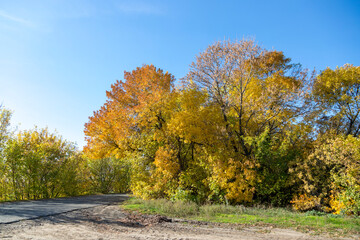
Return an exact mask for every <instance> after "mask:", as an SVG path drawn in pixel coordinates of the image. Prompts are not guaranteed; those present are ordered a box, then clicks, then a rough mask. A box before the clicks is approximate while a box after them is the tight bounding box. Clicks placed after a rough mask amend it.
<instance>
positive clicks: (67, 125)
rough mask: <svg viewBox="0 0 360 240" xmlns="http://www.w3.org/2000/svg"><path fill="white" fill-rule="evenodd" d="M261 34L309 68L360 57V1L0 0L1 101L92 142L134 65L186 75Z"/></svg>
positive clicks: (29, 122)
mask: <svg viewBox="0 0 360 240" xmlns="http://www.w3.org/2000/svg"><path fill="white" fill-rule="evenodd" d="M244 37H245V38H248V37H250V38H254V39H255V40H256V41H257V42H258V43H259V44H260V45H262V46H263V47H265V48H267V49H276V50H280V51H283V52H284V53H285V55H286V56H287V57H290V58H292V59H293V61H294V62H299V63H301V64H302V65H303V66H304V67H306V68H310V69H313V68H316V70H322V69H324V68H326V67H327V66H329V67H331V68H335V67H336V66H342V65H343V64H345V63H351V64H354V65H357V66H359V65H360V0H353V1H350V0H338V1H335V0H283V1H280V0H279V1H272V0H271V1H270V0H251V1H250V0H238V1H236V0H233V1H230V0H221V1H220V0H219V1H209V0H207V1H206V0H204V1H200V0H199V1H196V0H192V1H188V0H182V1H174V0H168V1H145V0H142V1H140V0H132V1H130V0H129V1H121V0H118V1H117V0H98V1H96V0H88V1H86V0H68V1H66V0H63V1H62V0H43V1H36V0H32V1H29V0H23V1H21V0H19V1H18V0H11V1H10V0H0V104H1V103H2V104H3V105H4V106H5V107H7V108H9V109H11V110H13V112H14V113H13V118H12V124H13V126H16V125H18V124H19V123H21V125H20V126H19V129H29V128H33V127H34V125H37V126H38V127H46V126H48V127H49V129H50V130H51V131H54V130H55V129H56V130H57V132H58V133H59V134H60V135H62V136H63V137H64V138H65V139H68V140H70V141H74V142H77V143H78V145H79V147H80V148H81V147H82V146H83V145H84V144H85V142H84V134H83V129H84V123H85V122H87V121H88V117H89V116H90V115H92V112H93V111H94V110H97V109H99V108H100V106H101V105H103V104H104V102H105V101H106V97H105V91H106V90H109V89H110V85H111V84H112V83H114V82H115V80H116V79H123V73H124V71H125V70H126V71H130V70H133V69H134V68H136V67H137V66H141V65H142V64H154V65H155V66H156V67H160V68H162V69H164V70H165V71H169V72H170V73H172V74H174V75H175V77H176V78H177V79H179V78H181V77H183V76H184V75H185V74H186V73H187V71H188V68H189V64H190V63H191V62H192V61H193V60H194V58H195V56H196V55H197V54H198V53H199V52H201V51H203V50H205V49H206V47H207V46H208V45H210V44H212V43H214V42H215V41H218V40H224V39H231V40H236V39H242V38H244Z"/></svg>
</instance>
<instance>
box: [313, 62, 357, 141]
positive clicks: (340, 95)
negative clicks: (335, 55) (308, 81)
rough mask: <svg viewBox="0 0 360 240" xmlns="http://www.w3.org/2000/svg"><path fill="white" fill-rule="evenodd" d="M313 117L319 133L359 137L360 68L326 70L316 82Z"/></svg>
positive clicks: (345, 67) (349, 67) (348, 65)
mask: <svg viewBox="0 0 360 240" xmlns="http://www.w3.org/2000/svg"><path fill="white" fill-rule="evenodd" d="M312 95H313V99H314V101H315V102H316V103H317V109H316V111H314V112H313V117H314V119H315V123H316V124H317V126H318V129H319V131H320V132H321V133H325V132H328V131H334V134H336V135H337V134H345V135H349V134H351V135H353V136H354V137H357V136H359V134H360V132H359V131H360V67H359V66H353V65H350V64H346V65H344V66H342V67H337V68H336V69H335V70H332V69H330V68H327V69H325V70H324V71H322V72H321V73H320V75H319V76H318V77H317V78H316V81H315V83H314V87H313V92H312Z"/></svg>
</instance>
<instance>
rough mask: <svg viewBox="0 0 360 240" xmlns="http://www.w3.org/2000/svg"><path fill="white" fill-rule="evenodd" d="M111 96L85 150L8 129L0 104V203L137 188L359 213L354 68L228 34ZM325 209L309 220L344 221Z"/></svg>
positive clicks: (357, 75)
mask: <svg viewBox="0 0 360 240" xmlns="http://www.w3.org/2000/svg"><path fill="white" fill-rule="evenodd" d="M106 96H107V100H106V102H105V103H104V105H103V106H102V107H101V108H100V109H98V110H97V111H95V112H94V114H93V115H92V116H90V117H89V121H88V122H87V123H86V124H85V129H84V132H85V135H86V141H87V144H86V146H85V147H84V149H83V151H79V150H78V149H77V148H76V145H75V144H73V143H70V142H67V141H66V140H63V139H62V138H61V137H60V136H58V135H57V134H53V133H50V132H49V131H48V130H47V129H38V128H35V129H32V130H27V131H21V132H17V133H16V134H15V133H13V131H11V128H10V117H11V111H10V110H8V109H6V108H4V107H0V121H1V125H0V201H9V200H24V199H39V198H51V197H59V196H72V195H79V194H80V195H81V194H90V193H109V192H128V191H131V192H132V193H133V194H134V195H135V196H137V197H139V198H142V199H162V198H164V199H168V200H171V201H174V202H177V201H183V202H193V203H194V204H198V205H200V206H202V205H203V204H205V203H211V204H215V205H214V206H221V204H225V205H227V206H228V205H234V206H237V205H244V206H246V207H252V206H256V205H264V206H274V207H285V208H290V207H291V208H292V209H294V210H296V211H299V212H306V211H309V212H310V213H315V212H316V213H317V212H321V213H332V214H335V215H341V216H342V215H349V216H359V215H360V138H359V136H360V67H359V66H354V65H351V64H345V65H343V66H341V67H337V68H335V69H330V68H326V69H323V70H321V71H318V72H316V71H313V72H311V71H309V70H307V69H304V68H303V67H302V66H301V64H299V63H294V62H292V60H291V59H290V58H289V57H287V56H286V55H285V54H284V53H283V52H281V51H276V50H267V49H264V48H263V47H261V46H259V45H258V44H256V43H255V42H254V41H252V40H242V41H235V42H231V41H222V42H217V43H214V44H212V45H210V46H209V47H208V48H207V49H205V50H204V51H203V52H202V53H200V54H199V55H198V56H196V57H195V59H194V61H193V63H191V65H190V68H189V71H188V73H187V74H186V76H185V77H183V78H182V80H181V81H178V82H177V83H176V81H175V77H174V76H173V75H172V74H171V73H169V72H165V71H163V70H162V69H160V68H157V67H155V66H153V65H143V66H141V67H137V68H136V69H134V70H132V71H125V73H124V80H118V81H116V82H115V83H114V84H112V85H111V89H110V90H109V91H107V92H106ZM218 204H220V205H218ZM209 208H210V207H209ZM213 208H215V207H213ZM226 208H230V207H226ZM310 213H309V214H310ZM226 216H227V217H228V216H231V214H230V213H229V214H228V215H226ZM251 216H253V215H251ZM299 216H306V215H301V214H300V215H299ZM327 216H328V215H325V216H324V217H323V216H308V219H311V217H313V218H314V219H317V220H316V221H318V219H329V221H340V220H334V219H336V218H333V217H327ZM329 216H332V215H329ZM233 217H234V218H235V219H236V218H237V217H236V215H234V216H233ZM224 218H225V217H224ZM266 219H269V218H266ZM224 221H225V220H224ZM229 221H230V220H229ZM239 221H240V220H239ZM254 221H255V220H254ZM272 221H275V219H274V220H272ZM314 221H315V220H314ZM319 221H320V220H319ZM320 222H321V221H320Z"/></svg>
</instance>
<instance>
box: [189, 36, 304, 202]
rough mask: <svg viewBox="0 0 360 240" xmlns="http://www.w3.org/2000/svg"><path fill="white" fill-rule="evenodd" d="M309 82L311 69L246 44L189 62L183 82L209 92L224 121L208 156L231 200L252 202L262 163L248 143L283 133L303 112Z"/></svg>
mask: <svg viewBox="0 0 360 240" xmlns="http://www.w3.org/2000/svg"><path fill="white" fill-rule="evenodd" d="M309 80H310V79H309V78H308V74H307V71H306V70H303V69H302V68H301V66H300V65H299V64H292V63H291V59H289V58H286V57H285V56H284V54H283V53H282V52H278V51H267V50H265V49H262V48H260V47H259V46H258V45H256V44H255V43H254V42H253V41H246V40H244V41H240V42H230V41H225V42H217V43H215V44H213V45H211V46H209V47H208V48H207V49H206V50H205V51H204V52H203V53H201V54H200V55H199V56H198V57H197V58H196V61H195V62H193V63H192V64H191V67H190V72H189V73H188V75H187V77H186V79H185V81H184V82H185V84H187V85H189V86H191V85H192V86H196V87H197V88H198V89H199V90H204V91H206V93H207V94H208V96H209V99H208V102H209V103H212V104H215V105H216V106H217V107H218V108H219V110H220V114H221V117H222V124H221V125H219V126H218V129H219V131H220V132H221V135H220V136H218V141H217V143H218V144H217V145H216V147H214V148H213V149H212V150H211V151H208V152H209V153H210V155H211V158H212V159H214V161H213V173H214V174H213V177H212V178H213V182H214V183H216V184H219V185H220V188H222V189H225V190H226V192H227V194H226V196H227V198H229V199H230V200H232V201H234V202H241V201H248V202H249V201H251V200H252V196H253V193H254V192H255V182H256V181H255V180H256V176H255V175H256V172H255V171H256V168H257V167H259V164H261V163H260V162H259V161H258V160H257V159H256V156H255V151H254V147H255V145H253V144H249V143H250V142H251V141H247V140H246V139H247V138H254V137H257V136H260V135H261V134H262V133H263V132H264V131H265V129H268V135H269V137H270V138H272V137H274V136H276V135H278V138H279V137H280V136H281V135H285V132H286V131H287V130H289V129H290V128H291V125H292V123H294V122H295V121H296V118H297V117H299V116H300V115H301V113H302V111H303V108H302V100H303V97H304V96H305V93H306V91H305V90H304V88H305V87H307V85H308V82H309ZM208 150H210V149H208ZM285 169H287V168H285Z"/></svg>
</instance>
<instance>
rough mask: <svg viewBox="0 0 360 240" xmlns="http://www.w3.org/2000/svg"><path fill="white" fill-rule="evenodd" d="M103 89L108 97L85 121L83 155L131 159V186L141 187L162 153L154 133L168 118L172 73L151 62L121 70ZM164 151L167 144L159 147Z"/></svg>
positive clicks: (139, 188)
mask: <svg viewBox="0 0 360 240" xmlns="http://www.w3.org/2000/svg"><path fill="white" fill-rule="evenodd" d="M124 78H125V80H124V81H117V82H116V83H115V84H113V85H112V86H111V91H108V92H107V93H106V95H107V97H108V100H107V102H106V103H105V104H104V106H102V107H101V109H100V110H98V111H96V112H94V115H93V116H92V117H90V118H89V122H88V123H87V124H86V125H85V135H86V136H87V146H86V147H85V152H86V155H87V156H89V157H90V158H92V159H102V158H106V157H115V158H117V159H122V158H126V159H127V160H128V161H131V163H132V166H133V172H134V179H137V180H136V181H133V189H135V190H136V189H138V190H139V191H140V190H142V189H144V188H143V187H141V186H142V181H145V183H144V184H147V183H148V181H149V177H150V176H149V174H150V173H149V172H150V169H152V168H153V163H154V161H155V158H161V156H163V155H162V154H160V152H158V153H157V151H158V150H159V141H156V135H155V133H156V132H158V131H162V129H163V127H164V123H165V122H166V119H167V116H166V114H167V111H166V108H167V104H166V99H167V98H168V96H169V95H170V93H171V91H172V89H173V82H174V80H175V79H174V77H173V76H172V75H171V74H169V73H164V72H163V71H162V70H161V69H157V68H156V67H154V66H153V65H144V66H143V67H138V68H137V69H136V70H134V71H132V72H125V73H124ZM160 149H161V150H159V151H165V152H164V153H163V154H169V153H166V151H167V150H165V149H166V148H160Z"/></svg>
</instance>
